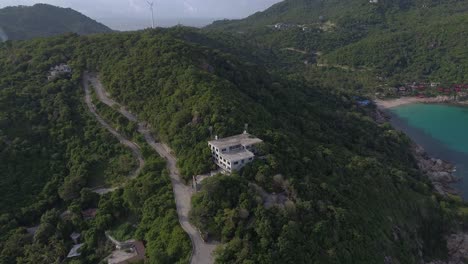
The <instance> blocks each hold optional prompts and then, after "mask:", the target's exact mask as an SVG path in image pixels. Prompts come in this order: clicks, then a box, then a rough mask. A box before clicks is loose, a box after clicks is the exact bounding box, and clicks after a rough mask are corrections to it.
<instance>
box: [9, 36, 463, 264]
mask: <svg viewBox="0 0 468 264" xmlns="http://www.w3.org/2000/svg"><path fill="white" fill-rule="evenodd" d="M212 38H213V37H212V36H210V35H204V34H203V32H200V31H197V30H193V29H184V28H175V29H164V30H163V29H158V30H147V31H141V32H130V33H115V34H105V35H100V34H99V35H92V36H78V35H75V34H73V35H65V36H61V37H55V38H50V39H37V40H33V41H25V42H6V43H3V44H0V50H1V53H0V56H1V57H0V58H2V59H1V60H0V84H1V87H2V89H1V90H0V99H1V100H0V107H1V109H4V110H6V109H8V111H7V112H5V113H6V114H2V115H0V129H1V130H0V146H2V147H4V146H6V148H5V149H4V148H2V149H4V150H3V151H2V153H1V154H2V155H3V156H2V157H8V159H5V160H6V161H7V162H6V164H4V163H2V164H1V165H2V166H4V167H5V168H7V169H8V171H7V172H6V173H5V175H4V177H6V178H7V179H8V182H6V184H5V185H3V183H2V186H1V187H2V192H4V193H5V194H3V195H4V197H8V198H9V199H10V200H9V201H13V200H14V198H15V196H14V194H15V192H16V189H14V187H15V186H16V185H17V186H26V187H27V186H28V183H29V182H31V181H32V182H35V181H36V180H37V178H35V177H34V174H33V172H34V171H38V170H37V169H36V167H34V166H31V168H30V167H22V166H18V164H21V162H22V161H23V160H25V159H27V158H28V157H36V159H35V162H34V163H32V165H34V164H36V163H38V164H40V165H41V166H39V168H40V169H41V170H40V171H38V172H40V175H41V178H40V179H41V180H40V183H41V184H36V185H35V192H34V193H33V195H32V196H33V197H28V199H25V200H24V201H23V202H24V203H27V202H28V201H29V202H31V203H32V205H30V206H27V207H24V208H9V209H10V210H6V211H4V212H3V213H4V214H2V215H1V216H0V224H1V225H0V226H1V227H2V228H1V229H0V238H1V239H0V252H1V255H0V261H3V262H5V263H14V262H15V260H16V261H17V262H20V263H21V262H23V263H28V262H32V260H37V259H43V260H44V262H46V263H51V262H53V261H52V260H56V259H60V258H63V257H64V255H65V254H66V253H67V250H65V249H66V248H67V247H69V246H70V245H71V241H70V240H69V239H67V238H68V237H69V235H70V233H71V232H72V231H79V232H82V233H83V237H84V241H85V250H84V251H83V256H82V257H81V258H80V259H79V261H80V262H81V263H97V262H99V260H101V259H102V258H103V256H105V255H106V253H107V251H106V248H105V247H102V245H104V242H103V240H104V231H105V230H109V229H111V230H115V232H116V233H118V234H122V235H121V236H122V237H125V238H136V239H141V240H143V241H145V242H146V243H147V245H148V247H147V253H148V254H147V256H148V257H149V261H150V262H154V263H178V262H179V263H186V262H187V259H188V258H189V252H190V247H189V244H188V240H187V237H186V236H184V233H183V231H182V230H181V228H180V226H179V224H178V221H177V215H176V213H175V204H174V198H173V195H172V193H171V188H170V182H169V178H168V176H167V172H166V171H165V170H164V169H163V168H164V167H165V166H164V161H162V160H161V159H158V158H156V157H153V156H152V154H151V153H153V152H152V151H148V150H147V148H146V147H145V146H144V142H143V143H142V153H143V155H145V160H147V165H146V166H145V168H144V169H143V172H142V174H141V175H140V176H139V177H137V178H136V179H134V180H131V181H130V182H129V183H128V184H127V185H126V187H125V188H124V189H123V190H120V191H116V192H114V193H112V194H109V195H106V196H103V197H95V196H93V195H91V194H89V192H87V191H86V190H84V191H81V192H78V191H79V189H80V188H81V187H85V186H87V183H89V181H90V180H91V179H90V177H91V175H92V173H93V172H96V171H97V172H99V171H100V169H99V168H101V167H100V166H92V165H93V164H94V163H93V161H101V160H103V161H105V160H111V161H110V164H105V165H107V166H105V165H104V166H103V167H104V170H107V169H111V168H112V167H113V166H112V164H114V163H112V162H113V160H115V158H116V157H118V156H119V154H120V152H119V151H117V150H118V149H120V151H122V152H123V151H124V150H122V149H121V148H119V147H118V146H115V147H114V148H117V150H116V151H115V152H108V151H106V150H107V149H108V148H111V147H101V142H96V140H97V139H95V134H94V132H93V131H95V130H98V131H100V133H99V134H103V135H106V134H105V131H104V130H102V129H99V128H96V122H95V121H91V120H88V119H90V114H89V113H87V112H86V111H85V110H84V105H83V103H80V102H79V100H80V98H82V97H83V94H82V93H83V89H81V87H79V78H80V76H81V75H82V73H83V72H84V71H87V70H89V71H96V72H99V73H100V76H101V77H102V81H103V83H104V85H105V86H106V89H107V90H108V91H109V92H110V94H111V96H112V97H113V98H115V99H116V100H117V101H119V102H121V103H122V104H123V105H127V106H128V107H129V110H131V111H132V113H135V114H137V115H138V116H139V117H140V118H142V119H143V120H147V121H148V123H149V126H150V127H151V128H152V131H153V132H155V134H156V135H157V136H158V138H159V139H160V140H161V141H163V142H165V143H168V144H169V145H170V146H171V147H172V149H173V150H174V152H175V154H176V156H177V157H178V161H179V162H178V167H179V168H180V172H181V174H182V175H181V177H182V178H184V179H186V180H188V181H190V179H191V177H192V176H193V175H196V174H199V173H206V172H209V171H210V170H211V169H213V168H214V164H213V163H212V161H211V159H210V150H209V148H208V147H207V140H209V138H210V132H209V128H210V127H212V128H213V130H214V132H215V133H216V134H217V135H219V136H221V137H224V136H230V135H233V134H237V133H240V132H241V131H242V129H243V127H244V124H245V123H248V124H249V125H250V126H249V130H250V132H251V133H252V134H254V135H256V136H258V137H260V138H262V139H263V140H264V141H265V144H264V146H263V147H262V148H261V150H262V152H263V156H264V158H262V159H258V160H256V161H255V162H254V163H252V164H250V165H248V166H247V167H246V168H245V169H244V170H242V171H241V172H239V173H234V174H233V175H231V176H216V177H213V178H211V179H209V180H208V181H207V182H206V184H205V185H204V187H203V189H202V190H201V192H199V193H198V194H197V195H196V196H195V197H194V199H193V211H192V213H191V221H192V222H193V223H194V224H195V225H196V226H197V227H198V228H200V230H202V232H203V233H204V234H206V236H207V237H208V238H214V239H218V240H220V241H221V242H222V244H223V246H222V247H221V248H220V249H219V251H218V252H217V255H216V258H217V262H218V263H310V262H311V260H312V261H314V262H316V263H366V262H367V263H383V262H385V261H391V262H395V263H396V262H399V263H421V261H424V260H432V259H444V258H445V257H446V255H447V249H446V247H445V241H444V240H445V239H444V235H446V234H447V233H448V232H450V231H451V230H450V229H451V228H452V227H453V223H454V222H456V221H458V220H459V219H460V216H459V215H458V211H457V210H458V207H459V206H460V205H459V204H458V203H456V202H454V201H453V200H450V199H446V198H444V197H441V196H439V195H436V194H434V193H433V187H432V185H431V184H430V182H429V181H428V180H427V178H425V177H424V175H422V174H421V172H420V171H419V170H418V169H417V166H416V163H415V160H414V158H413V156H412V155H411V151H410V142H409V140H408V139H407V138H406V137H405V136H404V135H402V134H401V133H399V132H397V131H395V130H393V129H392V128H391V127H390V126H389V125H388V124H383V125H379V124H377V123H375V122H374V121H373V120H372V119H371V118H370V117H369V113H370V112H372V111H373V109H372V108H361V107H357V106H356V104H355V103H354V99H353V97H352V95H350V94H349V93H344V92H341V91H337V90H327V89H324V88H322V87H320V86H318V85H311V84H310V83H307V82H305V81H304V80H303V79H302V78H300V77H295V78H287V77H284V76H281V75H277V74H274V73H270V72H269V71H268V69H266V68H265V67H263V66H262V65H259V64H256V63H255V62H254V60H252V61H250V60H245V59H244V58H243V57H244V56H245V57H249V56H247V55H246V54H244V55H242V56H238V55H236V53H235V51H236V50H238V47H236V46H237V44H236V42H232V43H231V44H229V42H228V41H219V40H217V41H215V40H212ZM213 47H217V48H213ZM230 51H233V52H232V53H231V52H230ZM247 52H248V51H247V50H244V53H247ZM261 54H263V53H261ZM262 56H263V55H262ZM46 57H47V58H49V59H48V60H45V59H44V58H46ZM251 57H255V56H251ZM63 61H67V62H68V63H69V64H70V65H71V66H72V68H73V71H74V74H73V77H72V79H71V80H58V81H56V82H50V83H49V82H47V81H46V77H45V76H46V74H47V71H48V69H49V68H50V66H52V65H55V64H57V63H60V62H63ZM28 81H29V82H28ZM39 102H40V104H39ZM55 104H57V105H58V106H60V108H59V109H57V110H55V109H54V107H53V106H54V105H55ZM62 105H63V106H62ZM71 105H78V106H79V107H74V108H73V107H69V106H71ZM97 107H98V110H99V111H100V112H109V111H110V112H109V114H106V115H104V116H106V117H109V119H111V121H112V122H115V123H117V124H119V122H120V121H119V118H118V117H115V113H113V111H112V109H110V108H109V109H107V110H103V109H102V107H103V106H99V105H98V106H97ZM31 109H33V110H31ZM1 113H3V111H2V112H1ZM86 113H87V114H86ZM114 119H115V120H114ZM67 121H68V122H67ZM122 127H123V129H125V130H129V131H130V133H129V134H130V135H131V134H132V133H131V131H132V129H135V126H134V124H133V125H132V124H131V123H126V124H124V125H122ZM81 129H83V130H81ZM18 131H19V132H22V134H18ZM81 131H83V132H82V133H80V132H81ZM17 138H18V139H17ZM106 138H107V139H108V140H109V142H108V143H107V144H108V145H110V146H113V145H112V144H113V143H114V144H115V143H116V142H115V140H114V141H112V140H111V136H110V135H107V137H106ZM98 139H100V137H99V138H98ZM135 140H141V138H140V139H139V138H138V137H137V136H136V137H135ZM105 142H107V141H105ZM139 142H141V141H139ZM47 145H51V146H53V148H52V147H50V148H45V146H47ZM88 145H89V146H88ZM16 149H20V150H22V151H23V152H24V153H25V154H24V155H21V156H19V155H18V156H15V155H14V154H15V153H17V151H15V150H16ZM55 152H57V153H58V154H57V155H55V154H54V153H55ZM90 152H92V153H93V155H91V154H88V153H90ZM38 153H41V155H38ZM3 160H4V159H2V161H3ZM43 160H45V161H43ZM46 162H50V164H52V165H56V164H58V165H56V166H52V165H51V166H48V165H49V163H46ZM121 163H122V164H126V162H121ZM28 164H31V163H28ZM80 164H83V166H79V165H80ZM119 164H120V163H119ZM59 165H60V166H59ZM85 165H86V166H85ZM3 171H4V170H1V171H0V173H2V172H3ZM113 172H115V174H116V175H119V174H122V173H121V172H120V171H113ZM127 174H128V171H125V175H127ZM4 177H2V179H3V178H4ZM10 182H11V183H10ZM74 182H79V183H80V185H79V186H77V185H73V183H74ZM11 184H16V185H11ZM255 186H258V187H259V188H262V189H263V190H264V191H265V192H267V193H270V194H271V193H277V194H282V195H284V196H285V197H286V200H287V201H286V202H285V203H278V204H277V205H275V206H272V207H266V206H265V204H264V201H263V199H262V195H261V193H260V192H259V191H258V188H256V187H255ZM9 187H11V188H9ZM26 187H24V191H29V189H27V188H26ZM73 187H75V188H73ZM77 189H78V190H77ZM41 190H43V192H42V195H36V197H38V199H37V203H34V202H33V201H34V198H35V197H34V194H38V193H40V192H41ZM57 192H58V193H59V194H60V196H59V195H57ZM65 194H68V195H65ZM39 198H40V199H39ZM17 199H18V198H17ZM89 207H96V208H98V210H97V215H96V219H95V220H93V221H84V219H82V217H81V214H80V211H81V210H84V209H86V208H89ZM15 209H16V210H15ZM20 209H21V210H20ZM65 210H69V211H70V212H71V214H72V217H71V219H69V220H66V219H62V218H60V217H59V215H60V213H62V212H63V211H65ZM34 224H40V228H39V230H40V231H38V234H36V235H35V236H34V237H31V236H28V235H27V232H26V230H25V229H24V227H25V226H26V227H27V226H32V225H34ZM181 241H182V242H181ZM52 248H53V249H54V250H52Z"/></svg>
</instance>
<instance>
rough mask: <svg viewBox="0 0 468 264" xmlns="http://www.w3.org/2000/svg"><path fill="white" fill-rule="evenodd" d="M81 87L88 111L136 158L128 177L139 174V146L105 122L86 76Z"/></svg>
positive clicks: (141, 162)
mask: <svg viewBox="0 0 468 264" xmlns="http://www.w3.org/2000/svg"><path fill="white" fill-rule="evenodd" d="M83 87H84V89H85V102H86V105H87V106H88V109H89V111H90V112H91V113H92V114H93V115H94V117H96V119H97V121H98V122H99V123H100V124H101V125H102V126H103V127H104V128H106V129H107V130H108V131H109V132H110V133H111V134H112V135H114V136H115V137H116V138H117V139H118V140H119V141H120V143H122V144H123V145H125V146H126V147H128V148H129V149H130V150H131V151H132V153H133V156H134V157H135V158H136V159H137V160H138V168H137V169H136V170H134V171H133V172H131V173H130V175H129V178H135V177H136V176H138V174H140V172H141V170H142V169H143V167H144V166H145V160H144V159H143V154H142V153H141V150H140V147H139V146H138V145H137V144H136V143H134V142H132V141H130V140H128V139H127V138H125V137H124V136H122V135H121V134H120V133H119V132H117V130H115V129H114V128H113V127H112V126H111V125H109V123H107V122H106V121H105V120H104V119H103V118H102V117H101V116H100V115H99V114H98V113H97V109H96V106H95V105H94V104H93V102H92V99H91V90H90V89H89V82H88V80H87V79H86V78H84V79H83ZM118 188H119V187H114V188H98V189H94V190H93V192H95V193H97V194H101V195H102V194H106V193H109V192H113V191H115V190H117V189H118Z"/></svg>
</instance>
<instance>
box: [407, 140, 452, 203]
mask: <svg viewBox="0 0 468 264" xmlns="http://www.w3.org/2000/svg"><path fill="white" fill-rule="evenodd" d="M413 155H414V157H415V158H416V160H417V162H418V167H419V169H420V170H421V171H422V172H423V173H424V174H426V175H427V177H428V178H429V180H430V181H431V182H432V184H433V186H434V190H435V191H436V192H437V193H439V194H441V195H443V196H447V195H448V194H456V191H455V190H454V189H453V188H452V187H451V186H450V183H453V182H456V181H457V179H456V178H455V176H453V171H454V166H453V165H452V164H451V163H449V162H446V161H443V160H441V159H436V158H432V157H429V155H427V153H426V151H424V148H423V147H421V146H418V145H414V146H413Z"/></svg>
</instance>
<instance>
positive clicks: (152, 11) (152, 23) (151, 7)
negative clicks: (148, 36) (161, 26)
mask: <svg viewBox="0 0 468 264" xmlns="http://www.w3.org/2000/svg"><path fill="white" fill-rule="evenodd" d="M146 2H147V3H148V5H149V8H150V10H151V28H154V9H153V6H154V2H150V1H146Z"/></svg>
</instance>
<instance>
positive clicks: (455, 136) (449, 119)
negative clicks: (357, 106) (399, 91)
mask: <svg viewBox="0 0 468 264" xmlns="http://www.w3.org/2000/svg"><path fill="white" fill-rule="evenodd" d="M390 114H391V116H392V118H391V121H390V122H391V123H392V125H393V126H394V127H395V128H396V129H399V130H401V131H403V132H405V133H406V134H407V135H408V136H409V137H411V138H412V139H413V141H415V142H416V143H417V144H419V145H421V146H423V147H424V148H425V149H426V151H427V152H428V153H429V155H430V156H432V157H435V158H439V159H443V160H446V161H450V162H452V163H453V164H455V166H456V167H457V171H456V173H455V175H456V176H457V177H459V178H461V181H460V182H458V183H456V184H454V187H455V188H456V189H457V190H459V191H460V192H461V194H462V196H463V198H464V199H465V200H468V107H460V106H452V105H442V104H410V105H403V106H399V107H395V108H391V110H390Z"/></svg>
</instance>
